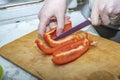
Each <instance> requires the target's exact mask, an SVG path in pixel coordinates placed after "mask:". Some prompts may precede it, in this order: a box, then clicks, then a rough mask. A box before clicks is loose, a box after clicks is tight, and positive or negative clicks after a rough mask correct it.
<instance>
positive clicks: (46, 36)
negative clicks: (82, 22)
mask: <svg viewBox="0 0 120 80" xmlns="http://www.w3.org/2000/svg"><path fill="white" fill-rule="evenodd" d="M71 27H72V24H71V22H70V21H69V22H68V23H67V24H65V26H64V29H63V32H65V31H67V30H69V29H71ZM43 37H44V40H45V42H46V43H47V44H48V45H49V46H50V47H56V46H58V45H60V44H62V43H64V42H66V41H68V40H71V39H75V37H77V36H74V35H72V36H67V38H64V39H60V40H59V41H55V40H53V39H54V38H55V37H56V28H54V29H52V30H51V31H49V32H47V33H45V34H44V36H43Z"/></svg>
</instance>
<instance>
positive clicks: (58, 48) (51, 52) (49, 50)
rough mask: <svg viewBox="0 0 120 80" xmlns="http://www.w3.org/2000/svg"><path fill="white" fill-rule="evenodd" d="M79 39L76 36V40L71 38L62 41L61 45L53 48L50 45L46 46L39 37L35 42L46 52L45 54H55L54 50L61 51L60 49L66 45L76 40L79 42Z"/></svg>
mask: <svg viewBox="0 0 120 80" xmlns="http://www.w3.org/2000/svg"><path fill="white" fill-rule="evenodd" d="M78 40H79V39H77V38H75V39H74V40H69V41H67V42H65V43H62V44H60V45H59V46H56V47H53V48H50V47H49V46H45V45H44V44H43V43H42V41H41V40H39V39H36V40H35V43H36V45H37V47H38V48H39V49H40V50H41V51H42V52H44V53H45V54H53V53H54V52H56V51H59V50H62V49H63V47H64V46H67V45H69V44H73V43H75V42H77V41H78Z"/></svg>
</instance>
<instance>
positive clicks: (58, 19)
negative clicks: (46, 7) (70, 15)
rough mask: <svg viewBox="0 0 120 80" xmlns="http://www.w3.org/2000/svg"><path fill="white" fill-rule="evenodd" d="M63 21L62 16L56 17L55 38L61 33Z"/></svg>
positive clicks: (63, 17)
mask: <svg viewBox="0 0 120 80" xmlns="http://www.w3.org/2000/svg"><path fill="white" fill-rule="evenodd" d="M64 19H65V16H64V15H61V14H60V15H58V16H57V24H58V26H57V31H56V34H57V36H59V35H60V34H61V33H62V31H63V28H64V21H65V20H64Z"/></svg>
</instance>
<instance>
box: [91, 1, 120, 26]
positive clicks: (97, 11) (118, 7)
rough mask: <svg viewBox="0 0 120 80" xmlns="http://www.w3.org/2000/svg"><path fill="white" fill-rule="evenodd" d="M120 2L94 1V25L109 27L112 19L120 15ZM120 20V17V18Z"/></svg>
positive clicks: (92, 18) (92, 19) (92, 17)
mask: <svg viewBox="0 0 120 80" xmlns="http://www.w3.org/2000/svg"><path fill="white" fill-rule="evenodd" d="M119 1H120V0H94V3H93V7H92V13H91V22H92V24H93V25H100V24H103V25H108V24H109V23H110V19H113V18H116V17H117V16H118V15H120V4H119ZM118 18H119V17H118Z"/></svg>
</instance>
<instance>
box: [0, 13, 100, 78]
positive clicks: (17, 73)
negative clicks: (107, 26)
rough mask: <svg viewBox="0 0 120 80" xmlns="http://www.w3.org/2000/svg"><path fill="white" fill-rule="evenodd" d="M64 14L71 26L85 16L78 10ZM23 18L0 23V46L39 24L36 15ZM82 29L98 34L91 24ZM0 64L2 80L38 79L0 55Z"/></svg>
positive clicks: (30, 30)
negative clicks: (2, 71)
mask: <svg viewBox="0 0 120 80" xmlns="http://www.w3.org/2000/svg"><path fill="white" fill-rule="evenodd" d="M66 15H68V16H70V17H71V20H72V22H73V24H72V25H73V26H75V25H77V24H79V23H80V22H83V21H84V20H85V18H84V17H83V16H82V14H81V12H80V11H74V12H67V14H66ZM33 16H37V14H36V15H35V14H34V15H33ZM78 17H80V18H78ZM24 18H25V20H21V21H18V19H17V22H14V21H13V22H11V23H6V24H2V23H1V24H0V47H2V46H4V45H6V44H8V43H10V42H12V41H14V40H16V39H18V38H20V37H22V36H24V35H26V34H28V33H30V32H32V31H34V30H37V28H38V24H39V20H38V18H37V17H34V18H31V19H30V18H29V19H28V17H27V18H26V17H24ZM7 22H8V21H7ZM82 30H83V31H86V32H89V33H91V34H94V35H98V34H97V32H96V31H95V30H94V28H93V27H92V26H91V25H89V26H87V27H85V28H83V29H82ZM98 36H99V35H98ZM0 65H1V66H2V67H3V69H4V77H3V80H38V79H37V78H36V77H34V76H33V75H31V74H30V73H28V72H26V71H24V70H23V69H21V68H20V67H18V66H17V65H15V64H13V63H11V62H10V61H8V60H6V59H4V58H3V57H1V56H0Z"/></svg>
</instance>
